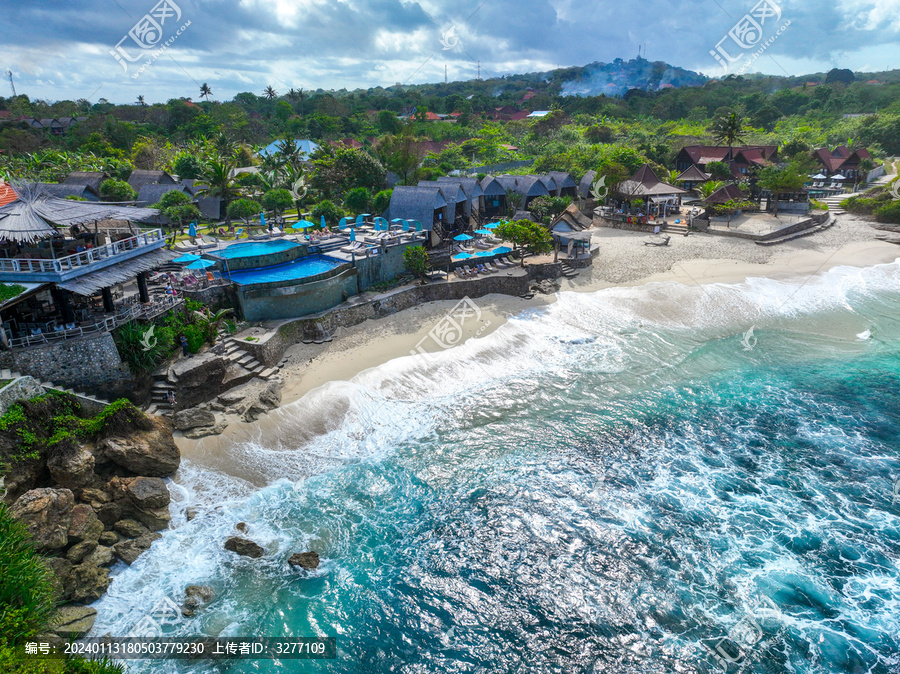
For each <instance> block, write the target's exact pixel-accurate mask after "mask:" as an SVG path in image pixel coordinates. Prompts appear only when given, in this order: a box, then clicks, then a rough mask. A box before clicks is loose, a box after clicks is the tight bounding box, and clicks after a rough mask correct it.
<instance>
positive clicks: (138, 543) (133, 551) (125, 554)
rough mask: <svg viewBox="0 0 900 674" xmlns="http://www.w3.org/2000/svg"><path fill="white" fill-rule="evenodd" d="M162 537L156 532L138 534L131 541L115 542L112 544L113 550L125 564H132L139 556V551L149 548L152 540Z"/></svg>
mask: <svg viewBox="0 0 900 674" xmlns="http://www.w3.org/2000/svg"><path fill="white" fill-rule="evenodd" d="M160 538H162V534H157V533H155V532H154V533H146V534H143V535H141V536H138V537H137V538H135V539H134V540H132V541H123V542H121V543H116V544H115V545H114V546H113V550H114V551H115V553H116V556H117V557H118V558H119V559H121V560H122V561H123V562H125V563H126V564H129V565H131V564H134V562H135V560H136V559H137V558H138V557H140V556H141V553H143V552H145V551H147V550H149V549H150V546H151V545H153V541H157V540H159V539H160Z"/></svg>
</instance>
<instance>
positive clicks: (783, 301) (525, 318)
mask: <svg viewBox="0 0 900 674" xmlns="http://www.w3.org/2000/svg"><path fill="white" fill-rule="evenodd" d="M751 328H752V331H751V330H750V329H751ZM898 357H900V265H897V264H893V265H883V266H879V267H874V268H868V269H853V268H838V269H835V270H832V271H830V272H827V273H824V274H820V275H818V276H817V277H814V278H812V279H798V280H794V281H771V280H763V279H751V280H750V281H748V282H746V283H743V284H737V285H714V286H707V287H705V288H698V287H687V286H681V285H676V284H654V285H651V286H645V287H642V288H616V289H610V290H605V291H601V292H598V293H593V294H579V293H562V294H561V295H560V297H559V301H558V302H557V303H556V304H554V305H552V306H551V307H549V308H547V309H545V310H541V311H531V312H528V313H526V314H523V315H522V316H519V317H518V318H516V319H513V320H512V321H510V323H509V324H507V325H505V326H503V327H502V328H500V329H499V330H498V331H497V332H495V333H493V334H491V335H489V336H487V337H485V338H483V339H479V340H472V341H470V342H468V343H466V344H464V345H461V346H459V347H457V348H455V349H449V350H447V351H445V352H444V353H442V354H441V355H440V356H439V357H437V358H435V359H427V358H423V357H408V358H403V359H399V360H397V361H393V362H392V363H389V364H387V365H385V366H383V367H379V368H376V369H373V370H369V371H367V372H365V373H363V374H361V375H360V376H358V377H357V378H356V379H354V380H353V381H352V382H335V383H332V384H329V385H327V386H325V387H322V388H321V389H318V390H316V391H313V392H312V393H311V394H309V395H308V396H307V397H306V398H304V399H303V400H301V401H298V402H297V403H294V404H292V405H288V406H287V407H285V408H283V409H282V410H279V411H277V412H276V413H275V414H276V419H277V421H278V424H277V430H273V431H267V432H265V433H261V434H260V436H259V437H258V438H257V439H256V440H255V441H254V442H250V443H244V444H242V445H240V446H235V447H233V448H232V449H231V450H230V451H231V453H232V454H233V456H234V457H237V458H239V460H240V462H241V464H242V465H243V467H244V474H245V477H247V478H248V480H249V481H246V480H243V479H238V478H235V477H232V476H228V475H225V474H223V473H219V472H216V471H214V470H211V469H210V468H209V467H207V466H202V465H198V464H196V463H190V462H185V464H184V466H183V468H182V470H181V474H180V476H179V484H178V485H173V487H172V489H173V493H174V495H175V497H176V499H177V504H176V506H175V510H176V517H175V524H176V525H177V527H176V528H175V529H173V530H171V531H169V532H166V534H165V536H164V537H163V539H162V540H161V541H159V542H157V543H156V544H154V546H153V548H152V549H151V550H150V551H149V552H148V553H146V554H145V555H144V556H142V557H141V558H140V559H139V560H138V561H137V562H136V563H135V564H134V566H132V567H130V568H127V569H124V570H122V572H121V573H120V574H119V575H118V576H117V578H116V580H115V582H114V583H113V585H112V587H111V589H110V592H109V593H108V595H107V596H106V597H105V598H104V599H102V600H101V601H100V602H99V603H98V605H97V607H98V609H99V610H100V615H99V617H98V622H97V625H96V626H95V629H94V634H96V635H102V634H105V633H107V632H109V633H111V634H117V635H127V634H129V631H130V630H132V629H133V628H134V626H135V625H136V624H137V623H138V621H140V620H141V619H142V617H143V616H145V615H146V614H147V612H148V611H149V610H151V608H152V607H154V606H155V605H157V604H158V603H159V602H160V601H164V600H166V598H171V599H173V600H175V601H176V603H180V601H181V598H182V596H183V588H184V587H185V585H187V584H191V583H200V584H207V585H211V586H212V587H214V588H215V590H216V593H217V594H216V598H215V600H214V601H213V603H212V604H211V605H210V606H209V607H208V608H207V609H205V610H204V611H201V612H199V613H198V614H197V616H196V617H194V618H190V619H181V620H178V621H176V622H173V623H172V624H166V625H164V629H165V630H166V632H167V633H171V634H175V635H200V634H212V635H221V636H229V635H233V636H253V635H258V636H283V635H296V636H316V635H319V636H336V637H337V640H338V658H337V659H336V660H334V661H318V662H301V661H283V662H278V661H252V662H247V661H242V662H232V663H223V662H219V663H216V664H210V663H199V664H198V663H192V664H188V663H175V662H167V663H159V662H156V663H152V664H151V663H144V664H140V663H136V664H133V665H132V669H133V670H134V671H148V672H149V671H152V672H157V671H173V672H176V671H177V672H186V671H192V672H211V671H215V672H245V671H259V672H329V673H330V672H334V673H337V672H373V673H376V672H409V673H431V672H434V673H438V672H485V673H487V672H560V673H563V672H567V673H568V672H635V673H643V672H715V671H729V672H735V671H744V672H798V673H806V672H810V673H813V672H822V673H825V672H869V673H872V674H876V673H880V672H885V673H889V672H897V671H900V496H898V497H896V499H895V492H894V485H895V484H896V483H897V480H898V479H900V394H898V383H900V361H898ZM251 482H252V483H251ZM196 504H207V505H208V506H209V507H208V509H207V510H206V511H205V513H204V514H203V515H201V516H200V517H198V518H197V519H194V520H192V521H191V522H185V520H184V517H183V514H182V513H183V510H184V508H185V507H187V506H189V505H196ZM213 505H217V506H218V507H215V508H214V507H212V506H213ZM238 522H245V523H246V524H247V525H248V534H247V535H248V536H249V537H250V538H253V539H254V540H256V541H257V542H259V543H260V544H262V545H263V546H264V547H265V548H266V551H267V552H266V556H265V558H264V559H262V560H250V559H245V558H237V557H236V556H234V555H232V554H231V553H227V552H225V551H224V550H222V543H223V541H224V539H225V538H226V537H228V536H230V535H234V534H235V533H236V530H235V524H236V523H238ZM310 548H311V549H314V550H316V551H318V552H319V553H320V555H321V556H322V565H321V566H320V568H319V569H318V570H317V571H315V572H313V573H311V574H309V575H303V574H301V573H298V572H294V571H291V570H290V568H289V567H288V565H287V564H286V559H287V557H288V556H289V555H290V554H291V553H293V552H296V551H300V550H305V549H310ZM723 638H727V641H723ZM717 655H718V658H719V659H718V660H717Z"/></svg>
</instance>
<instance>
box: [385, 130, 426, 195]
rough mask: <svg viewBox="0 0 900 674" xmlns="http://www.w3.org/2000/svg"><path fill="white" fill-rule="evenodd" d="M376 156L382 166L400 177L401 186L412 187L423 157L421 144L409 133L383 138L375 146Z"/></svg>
mask: <svg viewBox="0 0 900 674" xmlns="http://www.w3.org/2000/svg"><path fill="white" fill-rule="evenodd" d="M377 151H378V156H379V157H380V158H381V161H382V163H383V164H384V166H385V167H386V168H387V169H388V170H389V171H393V172H394V173H396V174H397V175H398V176H400V184H401V185H413V184H415V181H416V170H417V169H418V168H419V165H420V164H421V163H422V159H423V158H424V157H425V152H424V151H423V150H422V144H421V143H420V142H419V139H418V138H416V137H415V136H414V135H413V134H412V132H411V131H407V132H406V133H401V134H399V135H393V136H385V137H384V138H382V139H381V141H380V142H379V143H378V145H377Z"/></svg>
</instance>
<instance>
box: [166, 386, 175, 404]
mask: <svg viewBox="0 0 900 674" xmlns="http://www.w3.org/2000/svg"><path fill="white" fill-rule="evenodd" d="M166 402H167V403H169V404H170V405H171V406H172V407H175V391H173V390H172V389H169V390H168V391H167V392H166Z"/></svg>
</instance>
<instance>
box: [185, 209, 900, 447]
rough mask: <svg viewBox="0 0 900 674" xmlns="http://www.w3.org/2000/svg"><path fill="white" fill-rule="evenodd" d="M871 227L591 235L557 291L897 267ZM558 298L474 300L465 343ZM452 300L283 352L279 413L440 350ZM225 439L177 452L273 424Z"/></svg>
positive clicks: (852, 221)
mask: <svg viewBox="0 0 900 674" xmlns="http://www.w3.org/2000/svg"><path fill="white" fill-rule="evenodd" d="M875 234H876V230H875V229H873V228H872V226H871V223H870V222H869V221H867V220H863V219H859V218H855V217H853V216H851V215H849V214H846V215H840V216H838V221H837V223H836V224H835V225H834V226H833V227H831V228H830V229H828V230H826V231H823V232H819V233H817V234H815V235H813V236H809V237H804V238H800V239H796V240H794V241H789V242H787V243H784V244H780V245H777V246H771V247H766V246H759V245H757V244H755V243H754V242H753V241H750V240H746V239H739V238H728V237H722V236H716V235H711V234H692V235H690V236H687V237H683V236H673V237H672V239H671V241H670V244H669V246H667V247H653V246H645V245H643V241H644V239H645V238H646V235H645V234H642V233H640V232H631V231H624V230H617V229H609V228H599V229H597V230H595V231H594V238H593V241H594V243H598V244H599V246H600V251H599V255H598V256H597V257H596V258H595V259H594V263H593V265H592V266H591V267H588V268H586V269H582V270H581V271H580V274H579V275H578V276H577V277H576V278H574V279H565V278H563V279H559V282H560V290H561V291H574V292H594V291H597V290H602V289H604V288H608V287H611V286H621V285H630V286H636V285H642V284H645V283H652V282H677V283H684V284H696V285H702V284H708V283H739V282H741V281H743V280H744V279H746V278H749V277H768V278H775V279H788V278H796V277H809V276H812V275H814V274H816V273H819V272H822V271H826V270H828V269H831V268H834V267H837V266H858V267H862V266H871V265H876V264H884V263H889V262H893V261H894V260H896V259H897V258H898V257H900V247H898V246H896V245H894V244H890V243H886V242H883V241H879V240H877V239H876V238H875ZM555 299H556V296H555V295H554V294H549V295H541V294H537V295H535V296H534V298H533V299H530V300H525V299H522V298H519V297H510V296H506V295H488V296H485V297H481V298H478V299H477V300H476V303H477V305H478V307H479V308H480V310H481V315H480V316H479V318H478V320H477V321H475V322H469V323H468V324H467V325H466V326H465V329H466V334H465V335H464V337H463V340H462V341H465V340H466V339H471V338H478V337H483V336H485V335H487V334H490V333H491V332H493V331H494V330H496V329H497V328H499V327H500V326H501V325H503V324H504V323H505V322H506V321H507V320H508V319H509V318H510V317H511V316H515V315H517V314H519V313H521V312H522V311H524V310H526V309H529V308H535V307H541V306H545V305H547V304H550V303H552V302H554V301H555ZM455 304H456V302H450V301H448V302H431V303H428V304H425V305H421V306H418V307H414V308H412V309H408V310H406V311H402V312H399V313H397V314H394V315H392V316H389V317H386V318H382V319H379V320H369V321H366V322H364V323H361V324H359V325H356V326H353V327H351V328H343V329H341V330H340V331H339V332H337V333H336V334H335V336H334V337H335V339H334V341H333V342H330V343H326V344H320V345H315V344H297V345H295V346H293V347H291V348H290V349H289V350H288V351H287V353H286V354H285V357H286V362H285V365H284V367H283V368H282V371H281V376H282V377H283V379H284V388H283V390H282V403H281V404H282V406H284V405H287V404H290V403H292V402H295V401H297V400H299V399H300V398H302V397H303V396H304V395H305V394H307V393H308V392H309V391H311V390H313V389H315V388H317V387H319V386H322V385H323V384H326V383H327V382H330V381H341V380H350V379H352V378H353V377H354V376H356V375H357V374H359V373H360V372H363V371H364V370H367V369H369V368H372V367H377V366H379V365H382V364H384V363H387V362H388V361H390V360H393V359H395V358H398V357H401V356H406V355H409V354H410V352H412V351H414V350H415V349H417V348H421V349H423V350H425V351H434V350H437V349H439V348H440V347H439V346H438V345H437V344H436V343H435V342H434V341H433V340H431V339H430V338H428V333H429V331H430V330H431V329H432V328H433V327H434V326H435V325H436V324H437V323H438V322H439V321H440V320H441V318H442V317H443V316H444V315H445V314H446V313H447V312H448V310H450V309H451V308H452V307H453V306H454V305H455ZM228 422H229V425H228V428H227V429H226V430H225V431H224V433H223V434H222V435H219V436H210V437H206V438H203V439H201V440H189V439H187V438H184V437H178V438H177V442H178V445H179V447H180V449H181V451H182V453H183V454H184V455H185V456H186V457H189V458H193V459H195V460H198V461H199V462H200V463H203V462H204V457H207V458H208V457H210V455H215V454H217V453H218V452H217V448H219V447H222V446H226V445H231V444H233V443H235V442H240V441H243V440H248V439H252V438H253V437H254V436H257V435H258V434H259V433H260V431H262V430H264V429H265V428H266V427H267V426H268V425H270V424H271V423H273V422H271V421H270V420H269V419H268V418H267V417H263V418H262V419H260V420H258V421H256V422H253V423H244V422H241V421H240V420H239V419H238V418H235V417H230V418H228Z"/></svg>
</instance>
